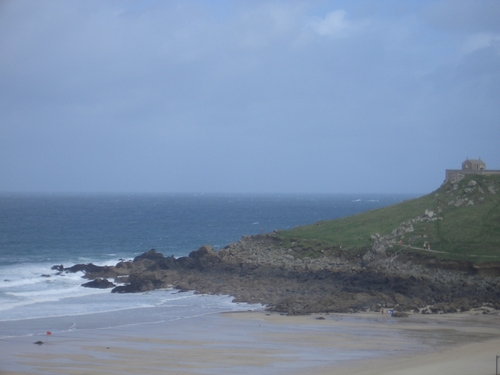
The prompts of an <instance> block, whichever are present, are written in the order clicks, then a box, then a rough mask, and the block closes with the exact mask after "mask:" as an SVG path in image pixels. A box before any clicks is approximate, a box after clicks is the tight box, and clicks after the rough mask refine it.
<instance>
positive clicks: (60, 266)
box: [50, 264, 64, 272]
mask: <svg viewBox="0 0 500 375" xmlns="http://www.w3.org/2000/svg"><path fill="white" fill-rule="evenodd" d="M50 269H51V270H52V271H59V272H62V271H64V266H63V265H62V264H60V265H57V264H56V265H54V266H52V267H51V268H50Z"/></svg>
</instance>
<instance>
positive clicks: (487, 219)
mask: <svg viewBox="0 0 500 375" xmlns="http://www.w3.org/2000/svg"><path fill="white" fill-rule="evenodd" d="M426 210H427V212H429V211H432V213H431V214H430V215H428V216H431V217H428V216H425V215H424V214H425V212H426ZM419 218H420V219H419ZM411 219H417V220H415V221H414V222H413V223H412V226H413V231H411V232H408V233H404V234H403V235H398V236H397V244H395V245H393V249H394V250H400V249H404V250H405V251H419V249H421V250H420V251H423V249H424V247H425V248H427V247H428V246H430V248H431V249H432V250H433V251H436V252H426V254H427V255H430V256H435V257H437V258H441V259H450V260H452V259H453V260H457V259H467V260H472V261H474V262H477V263H481V262H491V261H500V175H491V176H486V175H469V176H466V177H465V178H464V179H462V180H461V181H459V182H457V183H450V182H447V183H445V184H443V185H442V186H441V187H440V188H439V189H437V190H436V191H434V192H433V193H431V194H428V195H426V196H423V197H420V198H417V199H413V200H409V201H404V202H401V203H399V204H396V205H393V206H390V207H385V208H381V209H377V210H373V211H367V212H364V213H361V214H358V215H354V216H350V217H346V218H342V219H337V220H332V221H323V222H318V223H315V224H312V225H307V226H302V227H298V228H295V229H293V230H289V231H282V232H279V233H278V238H279V239H280V240H281V242H282V245H284V246H287V247H289V248H291V249H292V250H293V251H294V253H295V256H299V257H306V256H307V257H318V256H321V255H328V254H338V252H339V251H341V252H342V253H349V254H351V255H355V254H356V253H360V252H364V251H366V249H367V248H369V247H370V246H371V244H372V240H371V236H372V235H375V234H379V235H381V236H387V235H390V233H391V232H392V231H393V230H394V229H396V228H398V227H399V226H400V224H402V223H403V222H405V221H408V220H411ZM400 241H401V242H400ZM400 243H402V244H403V246H401V245H400Z"/></svg>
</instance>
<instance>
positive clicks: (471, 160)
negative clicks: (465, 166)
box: [464, 158, 485, 164]
mask: <svg viewBox="0 0 500 375" xmlns="http://www.w3.org/2000/svg"><path fill="white" fill-rule="evenodd" d="M467 161H469V162H471V163H472V164H485V163H484V161H482V160H481V159H469V158H467V160H465V161H464V163H465V162H467Z"/></svg>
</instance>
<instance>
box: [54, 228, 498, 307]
mask: <svg viewBox="0 0 500 375" xmlns="http://www.w3.org/2000/svg"><path fill="white" fill-rule="evenodd" d="M279 244H280V241H279V240H277V239H276V238H275V235H274V234H268V235H257V236H250V237H243V238H242V239H241V240H240V241H239V242H237V243H233V244H230V245H229V246H227V247H226V248H224V249H222V250H220V251H214V249H213V248H212V247H211V246H202V247H200V248H199V249H198V250H196V251H193V252H191V253H190V254H189V256H187V257H181V258H174V257H164V256H163V255H162V254H161V253H158V252H156V251H155V250H150V251H148V252H146V253H144V254H142V255H140V256H138V257H136V258H135V259H134V260H133V261H123V262H120V263H118V264H116V265H115V266H105V267H98V266H95V265H92V264H87V265H76V266H73V267H70V268H67V269H65V268H63V271H64V272H77V271H83V272H84V273H85V276H84V277H85V278H88V279H92V280H93V281H91V282H89V283H86V284H83V285H84V286H86V287H98V288H101V287H105V288H107V287H109V288H113V289H112V292H113V293H135V292H145V291H149V290H153V289H161V288H176V289H179V290H181V291H187V290H194V291H196V292H197V293H208V294H225V295H231V296H234V298H235V299H234V300H235V301H239V302H250V303H261V304H263V305H266V306H267V307H268V309H269V310H271V311H278V312H284V313H288V314H307V313H316V312H358V311H367V310H371V311H378V310H380V309H382V308H393V309H394V310H395V311H402V312H404V311H412V312H422V313H437V312H444V313H450V312H457V311H467V310H469V309H471V308H478V307H481V306H484V305H486V306H489V307H493V308H500V266H499V265H497V264H484V265H482V266H481V267H478V266H475V265H474V264H472V263H471V262H463V261H462V262H449V261H446V262H439V261H436V260H435V259H432V258H427V257H425V256H423V255H422V256H418V255H415V254H412V255H408V254H404V253H400V254H399V255H397V256H394V254H392V255H389V254H387V253H386V252H385V251H381V244H380V241H377V242H376V243H375V244H374V246H373V247H372V248H371V249H369V250H368V251H367V252H366V253H365V254H364V255H361V256H360V255H356V256H351V255H350V254H349V253H346V252H339V253H338V254H337V256H335V257H332V256H328V257H326V256H325V257H319V258H316V259H311V258H307V257H305V258H297V257H295V256H294V255H293V251H292V250H291V249H287V248H281V247H279ZM108 279H113V280H114V283H112V282H110V281H109V280H108Z"/></svg>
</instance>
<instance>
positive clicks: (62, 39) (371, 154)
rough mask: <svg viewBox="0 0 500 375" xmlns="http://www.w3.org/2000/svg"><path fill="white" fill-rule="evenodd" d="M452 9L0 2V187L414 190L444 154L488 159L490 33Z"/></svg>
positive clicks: (494, 43)
mask: <svg viewBox="0 0 500 375" xmlns="http://www.w3.org/2000/svg"><path fill="white" fill-rule="evenodd" d="M429 3H431V6H430V7H429V6H428V4H429ZM462 3H464V4H466V6H467V7H468V8H464V9H468V12H469V13H468V14H480V15H481V17H482V18H481V20H483V21H485V22H486V24H487V23H488V22H489V21H488V15H487V14H485V12H486V11H487V10H488V9H489V10H490V11H491V10H492V8H491V7H492V5H491V4H490V5H488V4H489V3H488V4H486V3H487V2H481V1H479V2H478V3H477V4H478V5H477V6H475V5H474V3H470V2H463V1H462V0H460V4H462ZM484 4H486V5H488V6H489V7H490V8H488V7H487V6H486V5H484ZM366 9H368V10H366ZM446 12H448V13H449V14H448V13H446ZM446 14H448V15H447V16H446V17H448V20H443V19H444V18H446V17H445V16H444V15H446ZM463 16H464V15H463V11H460V12H458V11H456V10H455V9H453V7H452V4H451V3H448V2H446V1H439V2H437V1H430V2H425V3H422V4H421V3H412V4H411V5H405V6H404V7H403V8H402V9H400V10H398V11H395V10H394V7H393V4H392V2H390V1H379V2H371V1H362V2H356V4H354V3H351V2H345V3H338V2H335V3H333V2H328V1H327V2H307V3H303V2H299V1H298V2H288V1H286V2H285V1H242V2H198V1H186V0H182V1H168V2H161V1H148V2H140V3H136V2H121V1H109V2H100V1H73V2H60V1H46V2H30V1H21V0H18V1H11V2H5V3H3V7H2V8H0V49H1V50H2V51H3V53H2V55H1V56H0V124H1V126H0V177H1V178H0V191H6V190H14V191H17V190H23V189H24V190H30V191H54V190H56V191H74V190H85V191H102V190H107V191H216V192H217V191H233V192H248V191H251V192H300V191H302V192H304V191H305V192H346V191H358V192H360V191H365V192H367V191H368V192H369V191H372V192H373V191H395V192H405V191H410V192H425V191H427V190H429V189H432V188H434V187H435V186H436V184H437V183H440V182H441V181H442V179H441V177H442V170H444V169H445V168H449V167H453V166H454V165H451V166H450V164H451V162H455V161H456V160H455V159H458V160H459V161H458V162H457V163H459V162H461V161H462V160H461V159H462V158H463V157H464V155H465V156H466V155H467V154H470V155H472V154H480V155H481V156H482V157H483V158H484V159H485V160H487V161H488V163H489V164H491V163H490V162H489V160H490V159H494V158H495V157H497V151H496V148H497V146H496V143H495V142H494V141H493V140H494V139H498V136H499V134H498V131H497V130H496V129H497V126H496V124H497V123H498V119H499V117H500V114H499V111H500V110H499V108H498V107H499V106H498V105H496V104H498V103H497V102H498V89H497V88H496V87H500V84H499V78H498V77H499V76H498V66H499V65H500V64H498V39H497V35H498V32H497V31H495V29H494V27H493V26H491V25H490V26H487V27H481V26H480V23H477V24H474V25H471V24H470V22H469V23H467V22H466V21H464V20H463ZM477 17H479V16H477ZM471 123H473V124H474V128H475V130H476V131H475V132H474V134H469V133H468V130H469V129H470V126H471V125H470V124H471ZM479 149H480V150H479ZM462 154H464V155H462ZM429 165H433V167H432V168H431V169H432V171H429V168H428V166H429ZM381 166H384V167H383V168H382V167H381ZM353 171H363V173H361V174H359V173H353ZM395 175H397V176H398V177H397V178H396V179H394V176H395ZM416 176H425V177H416ZM200 181H203V183H201V184H200Z"/></svg>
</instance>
